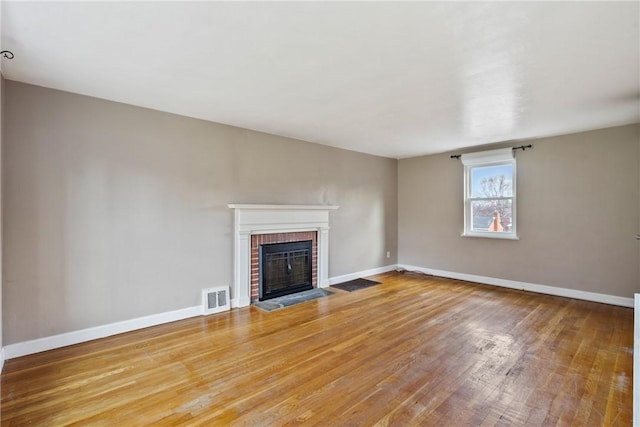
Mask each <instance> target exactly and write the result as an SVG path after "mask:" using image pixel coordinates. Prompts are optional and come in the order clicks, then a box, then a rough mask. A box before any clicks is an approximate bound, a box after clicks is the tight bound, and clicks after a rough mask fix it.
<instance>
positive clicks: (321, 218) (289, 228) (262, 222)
mask: <svg viewBox="0 0 640 427" xmlns="http://www.w3.org/2000/svg"><path fill="white" fill-rule="evenodd" d="M227 206H228V207H229V208H231V209H233V210H234V220H233V223H234V233H233V234H234V238H233V247H234V250H233V253H234V255H233V260H234V261H233V262H234V267H233V271H234V273H233V276H234V283H233V286H232V292H231V307H232V308H237V307H246V306H248V305H249V304H250V303H251V274H250V270H251V235H253V234H271V233H293V232H301V231H316V232H317V233H318V235H317V244H318V272H317V277H318V287H319V288H326V287H327V286H329V211H332V210H335V209H338V206H332V205H245V204H235V203H230V204H228V205H227Z"/></svg>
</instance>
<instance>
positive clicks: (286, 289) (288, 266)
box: [259, 240, 313, 301]
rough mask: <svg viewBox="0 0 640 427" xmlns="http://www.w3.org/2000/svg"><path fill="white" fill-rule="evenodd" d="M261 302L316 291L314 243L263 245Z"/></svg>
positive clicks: (260, 262)
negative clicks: (314, 285)
mask: <svg viewBox="0 0 640 427" xmlns="http://www.w3.org/2000/svg"><path fill="white" fill-rule="evenodd" d="M259 265H260V277H259V283H260V286H259V289H260V295H259V297H260V298H259V299H260V301H264V300H267V299H270V298H276V297H280V296H283V295H289V294H293V293H296V292H302V291H307V290H310V289H313V283H312V241H311V240H306V241H300V242H289V243H275V244H266V245H260V260H259Z"/></svg>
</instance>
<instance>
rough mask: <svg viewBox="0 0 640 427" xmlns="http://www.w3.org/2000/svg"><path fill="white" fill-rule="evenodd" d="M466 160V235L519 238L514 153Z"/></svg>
mask: <svg viewBox="0 0 640 427" xmlns="http://www.w3.org/2000/svg"><path fill="white" fill-rule="evenodd" d="M509 154H511V153H509ZM466 160H467V162H466V163H465V184H466V185H465V233H464V235H467V236H477V237H499V238H516V221H515V196H516V192H515V190H516V186H515V181H516V180H515V175H516V174H515V159H514V158H513V155H512V154H511V156H510V159H509V158H507V159H506V160H502V159H501V158H499V159H498V160H496V159H495V158H493V157H490V158H488V159H477V158H472V160H471V161H470V160H469V159H468V158H467V159H466ZM500 160H502V161H500ZM464 162H465V159H464V158H463V163H464Z"/></svg>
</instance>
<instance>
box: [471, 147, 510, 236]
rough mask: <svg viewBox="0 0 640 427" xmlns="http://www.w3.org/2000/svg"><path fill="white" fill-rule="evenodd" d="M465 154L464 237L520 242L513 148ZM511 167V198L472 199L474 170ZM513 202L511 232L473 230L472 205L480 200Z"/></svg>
mask: <svg viewBox="0 0 640 427" xmlns="http://www.w3.org/2000/svg"><path fill="white" fill-rule="evenodd" d="M466 156H467V157H465V155H464V154H463V155H462V157H461V158H460V160H462V164H463V165H464V188H463V191H464V194H463V196H464V197H463V201H464V215H463V216H464V218H463V219H464V231H463V233H462V236H463V237H481V238H489V239H509V240H519V238H518V221H517V214H516V213H517V212H516V211H517V204H518V203H517V188H518V186H517V176H518V173H517V164H516V159H515V157H514V156H513V150H512V149H511V148H501V149H498V150H490V151H480V152H477V153H469V154H467V155H466ZM465 159H466V160H465ZM499 165H511V167H512V175H511V196H510V197H505V196H500V197H477V196H476V197H472V195H471V193H472V188H473V183H472V170H473V169H475V168H484V167H490V166H499ZM496 199H498V200H511V231H503V232H481V231H477V230H474V229H473V215H472V212H471V211H472V209H471V206H472V203H473V202H474V201H478V200H496Z"/></svg>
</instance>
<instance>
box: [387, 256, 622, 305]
mask: <svg viewBox="0 0 640 427" xmlns="http://www.w3.org/2000/svg"><path fill="white" fill-rule="evenodd" d="M398 267H399V268H403V269H405V270H408V271H419V272H421V273H425V274H431V275H434V276H440V277H447V278H450V279H458V280H465V281H468V282H476V283H484V284H486V285H493V286H501V287H503V288H511V289H519V290H523V291H528V292H535V293H539V294H547V295H555V296H559V297H566V298H574V299H579V300H585V301H592V302H600V303H603V304H611V305H619V306H622V307H633V298H625V297H619V296H616V295H607V294H599V293H595V292H588V291H580V290H577V289H567V288H557V287H555V286H547V285H538V284H536V283H527V282H518V281H515V280H506V279H497V278H495V277H485V276H477V275H475V274H466V273H455V272H452V271H444V270H436V269H433V268H424V267H416V266H412V265H403V264H398Z"/></svg>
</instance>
